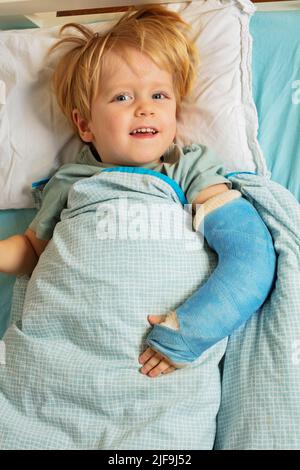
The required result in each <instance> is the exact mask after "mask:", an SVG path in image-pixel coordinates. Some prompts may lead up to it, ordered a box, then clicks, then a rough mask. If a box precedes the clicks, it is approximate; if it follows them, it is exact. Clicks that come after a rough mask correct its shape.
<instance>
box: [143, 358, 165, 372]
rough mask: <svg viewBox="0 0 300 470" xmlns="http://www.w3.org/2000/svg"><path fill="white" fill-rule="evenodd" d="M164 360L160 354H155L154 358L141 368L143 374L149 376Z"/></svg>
mask: <svg viewBox="0 0 300 470" xmlns="http://www.w3.org/2000/svg"><path fill="white" fill-rule="evenodd" d="M161 360H162V357H161V355H160V354H159V353H155V354H154V356H152V357H150V359H148V361H147V362H145V363H144V365H143V367H142V368H141V372H142V374H148V372H150V371H151V370H152V369H153V368H154V367H156V366H157V365H158V364H159V363H160V362H161Z"/></svg>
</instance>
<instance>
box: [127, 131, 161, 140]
mask: <svg viewBox="0 0 300 470" xmlns="http://www.w3.org/2000/svg"><path fill="white" fill-rule="evenodd" d="M157 134H158V131H155V132H136V133H132V132H131V133H130V134H129V135H131V137H134V138H136V139H153V137H155V136H156V135H157Z"/></svg>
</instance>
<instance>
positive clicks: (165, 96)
mask: <svg viewBox="0 0 300 470" xmlns="http://www.w3.org/2000/svg"><path fill="white" fill-rule="evenodd" d="M159 95H160V96H164V98H167V95H166V94H165V93H162V92H158V93H154V94H153V95H152V96H159ZM125 96H129V97H130V95H129V94H127V93H121V94H120V95H118V96H116V97H115V100H116V101H128V100H126V99H122V98H123V97H125ZM119 98H120V99H119Z"/></svg>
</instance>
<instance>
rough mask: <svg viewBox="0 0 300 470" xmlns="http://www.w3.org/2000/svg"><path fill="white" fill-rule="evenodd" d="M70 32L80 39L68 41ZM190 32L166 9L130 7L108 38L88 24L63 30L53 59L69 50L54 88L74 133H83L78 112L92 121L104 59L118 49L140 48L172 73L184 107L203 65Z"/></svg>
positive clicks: (61, 60) (62, 58) (56, 73)
mask: <svg viewBox="0 0 300 470" xmlns="http://www.w3.org/2000/svg"><path fill="white" fill-rule="evenodd" d="M69 28H74V29H76V32H77V34H67V35H63V34H62V33H63V32H64V31H65V30H66V29H69ZM190 29H191V27H190V25H188V24H187V23H186V22H185V21H184V20H183V19H182V18H181V17H180V16H179V15H178V14H177V13H176V12H173V11H170V10H168V9H166V8H165V7H163V6H161V5H143V6H139V7H137V6H132V7H130V8H129V9H128V11H127V12H126V13H125V14H124V15H123V16H122V17H121V19H120V20H119V21H118V22H117V23H116V24H115V25H114V26H113V27H112V28H111V29H109V30H108V31H107V32H105V33H103V34H102V33H95V32H94V31H93V30H92V29H91V28H89V27H87V26H84V25H82V24H77V23H68V24H65V25H64V26H63V27H62V28H61V30H60V37H61V38H62V39H60V40H59V41H58V42H57V43H56V44H54V46H52V48H51V49H50V51H49V53H52V52H53V51H54V50H56V49H57V48H59V47H60V46H68V50H67V51H66V52H65V53H64V54H63V55H62V56H60V58H59V60H58V62H57V64H56V67H55V69H54V74H53V82H52V83H53V88H54V93H55V95H56V97H57V101H58V104H59V106H60V108H61V109H62V111H63V113H64V114H65V115H66V117H67V118H68V120H69V122H70V124H71V125H72V126H73V127H74V129H75V130H76V131H77V127H76V125H75V124H74V122H73V118H72V111H73V110H74V109H78V111H79V114H80V115H81V117H82V118H83V119H85V120H86V121H89V120H90V118H91V104H92V101H93V100H94V99H95V98H96V96H97V95H98V93H99V90H100V87H101V72H102V65H103V57H104V55H105V54H106V53H108V52H109V51H111V50H112V49H117V50H118V51H120V50H122V51H124V52H125V49H126V47H128V46H131V47H134V48H136V49H138V50H140V51H141V52H142V53H145V54H146V55H148V56H149V57H150V59H151V60H152V61H153V62H154V63H155V64H156V65H157V66H158V67H160V68H161V69H163V70H166V71H167V72H169V73H171V75H172V77H173V85H174V90H175V97H176V103H177V106H178V107H179V105H180V103H181V101H182V99H183V98H184V97H188V96H189V94H190V92H191V91H192V88H193V84H194V82H195V79H196V74H197V66H198V64H199V56H198V49H197V47H196V45H195V43H194V42H193V40H192V39H189V37H188V32H189V30H190ZM78 33H80V35H78Z"/></svg>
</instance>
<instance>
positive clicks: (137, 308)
mask: <svg viewBox="0 0 300 470" xmlns="http://www.w3.org/2000/svg"><path fill="white" fill-rule="evenodd" d="M157 175H158V176H157ZM170 182H172V181H171V180H170V181H169V180H168V178H166V179H162V178H161V177H160V175H159V174H158V173H156V174H153V173H151V172H149V173H145V174H139V173H138V174H135V173H132V174H131V173H124V172H122V173H120V172H101V173H100V174H97V175H95V176H93V177H91V178H87V179H83V180H80V181H78V182H77V183H75V184H74V185H73V187H72V189H71V190H70V193H69V199H68V208H67V209H65V210H64V211H63V212H62V216H61V219H62V220H61V221H60V222H59V223H58V224H57V226H56V228H55V231H54V236H53V238H52V240H51V241H50V243H49V245H48V246H47V249H46V250H45V252H44V253H43V254H42V255H41V257H40V260H39V263H38V265H37V267H36V269H35V270H34V272H33V274H32V276H31V278H30V281H29V282H28V287H27V291H26V285H27V279H26V278H20V279H19V280H18V283H17V285H16V287H15V293H14V294H15V295H14V303H13V311H12V318H13V324H12V325H11V326H10V328H9V329H8V330H7V332H6V334H5V336H4V344H5V349H6V357H5V362H6V364H5V365H2V366H0V448H2V449H12V448H13V449H15V448H17V449H20V448H22V449H63V448H68V449H180V448H184V449H200V448H201V449H210V448H212V446H213V442H214V437H215V428H216V414H217V411H218V408H219V404H220V392H221V389H220V373H219V367H218V364H219V362H220V359H221V358H222V356H223V354H224V351H225V346H226V340H223V341H222V342H220V343H219V344H217V345H216V346H215V347H214V348H212V349H210V351H208V352H207V353H206V354H204V355H203V356H202V358H201V359H199V360H198V361H197V362H195V363H193V365H192V366H191V367H189V368H186V369H183V370H178V371H176V372H173V373H172V374H168V375H165V376H161V377H158V378H149V377H147V376H145V375H143V374H141V373H140V372H139V369H140V365H139V363H138V356H139V354H140V353H141V352H142V350H144V348H145V346H144V345H143V340H144V339H145V336H146V335H147V333H148V332H149V324H148V322H147V315H149V314H151V313H157V314H160V313H165V312H166V311H167V310H169V309H174V308H176V306H177V305H179V304H181V303H182V302H183V301H184V300H185V299H186V298H187V297H188V296H189V295H191V293H192V292H193V291H194V290H196V288H197V287H198V285H199V284H200V283H202V282H204V281H205V280H206V279H207V278H208V276H209V275H210V273H211V271H212V269H214V267H215V265H216V256H215V254H214V253H212V252H210V251H208V250H206V249H205V248H204V247H203V243H202V239H201V237H200V235H198V234H195V232H192V230H191V220H190V219H191V218H189V217H183V214H187V212H186V211H184V210H183V205H182V203H183V202H184V195H183V194H182V192H181V191H180V188H179V187H177V186H176V183H175V185H173V186H171V185H170V184H169V183H170ZM170 215H172V216H173V218H174V219H173V222H174V224H175V228H174V229H173V228H172V224H173V222H172V218H171V219H170V217H169V216H170ZM168 219H169V220H168ZM180 228H181V232H180ZM25 292H26V295H25ZM24 296H25V299H24Z"/></svg>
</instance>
